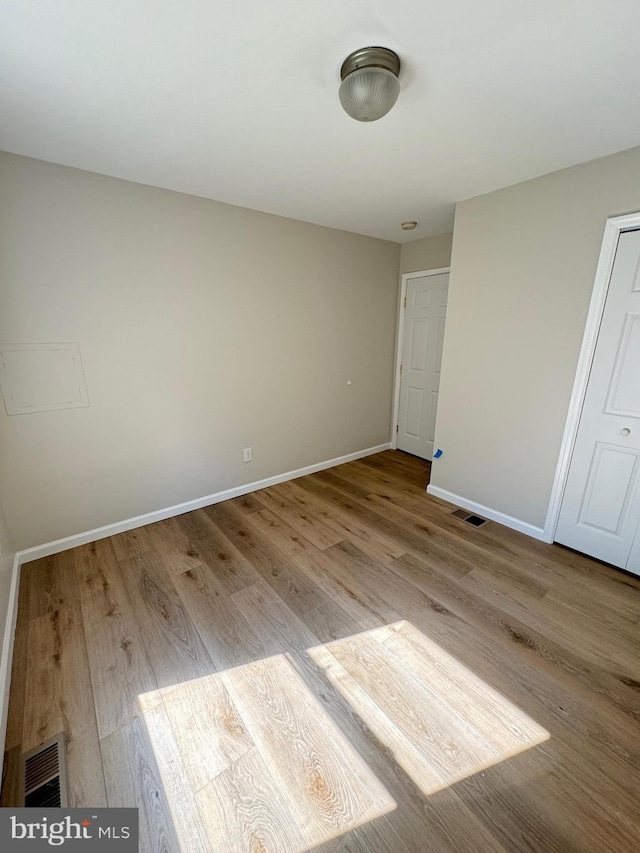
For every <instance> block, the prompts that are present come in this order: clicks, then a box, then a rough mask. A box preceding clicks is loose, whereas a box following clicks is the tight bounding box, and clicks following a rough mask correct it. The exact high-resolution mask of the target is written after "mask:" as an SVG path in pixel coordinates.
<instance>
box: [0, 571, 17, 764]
mask: <svg viewBox="0 0 640 853" xmlns="http://www.w3.org/2000/svg"><path fill="white" fill-rule="evenodd" d="M19 586H20V555H19V554H16V555H15V557H14V558H13V568H12V569H11V587H10V589H9V602H8V605H7V620H6V622H5V625H4V634H3V636H2V654H1V655H0V703H2V704H1V705H0V762H1V761H2V756H3V755H4V743H5V738H6V734H7V717H8V714H9V691H10V690H11V664H12V661H13V641H14V638H15V635H16V619H17V618H18V589H19ZM0 767H1V765H0ZM0 775H1V770H0Z"/></svg>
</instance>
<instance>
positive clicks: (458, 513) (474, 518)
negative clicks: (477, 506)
mask: <svg viewBox="0 0 640 853" xmlns="http://www.w3.org/2000/svg"><path fill="white" fill-rule="evenodd" d="M451 515H455V517H456V518H460V519H462V521H466V522H467V524H473V526H474V527H482V526H483V525H485V524H488V523H489V520H488V519H487V518H480V516H479V515H474V514H473V513H472V512H467V510H466V509H454V511H453V512H452V513H451Z"/></svg>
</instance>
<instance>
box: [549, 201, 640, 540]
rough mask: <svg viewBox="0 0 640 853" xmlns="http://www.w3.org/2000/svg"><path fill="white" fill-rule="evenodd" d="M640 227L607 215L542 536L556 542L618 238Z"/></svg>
mask: <svg viewBox="0 0 640 853" xmlns="http://www.w3.org/2000/svg"><path fill="white" fill-rule="evenodd" d="M636 228H640V213H629V214H626V215H625V216H612V217H611V218H610V219H607V223H606V225H605V227H604V236H603V238H602V248H601V249H600V258H599V259H598V266H597V269H596V277H595V281H594V285H593V292H592V294H591V302H590V303H589V312H588V314H587V322H586V325H585V330H584V336H583V338H582V347H581V349H580V356H579V358H578V367H577V369H576V377H575V379H574V382H573V390H572V392H571V400H570V402H569V412H568V414H567V420H566V422H565V427H564V434H563V436H562V444H561V445H560V455H559V456H558V465H557V467H556V473H555V477H554V479H553V486H552V488H551V497H550V499H549V506H548V508H547V517H546V519H545V523H544V532H543V536H542V539H543V541H544V542H553V540H554V538H555V535H556V528H557V526H558V519H559V517H560V507H561V506H562V498H563V496H564V489H565V486H566V484H567V477H568V476H569V466H570V464H571V457H572V455H573V448H574V446H575V443H576V438H577V435H578V427H579V425H580V416H581V415H582V407H583V405H584V398H585V395H586V393H587V385H588V383H589V374H590V373H591V364H592V362H593V357H594V355H595V351H596V342H597V340H598V333H599V331H600V324H601V322H602V315H603V314H604V306H605V302H606V299H607V291H608V290H609V280H610V278H611V273H612V271H613V262H614V260H615V257H616V249H617V246H618V238H619V236H620V234H621V232H622V231H630V230H632V229H636Z"/></svg>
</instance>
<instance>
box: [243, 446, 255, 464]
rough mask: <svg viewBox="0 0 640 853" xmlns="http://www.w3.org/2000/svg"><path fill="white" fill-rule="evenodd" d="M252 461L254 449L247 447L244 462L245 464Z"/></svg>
mask: <svg viewBox="0 0 640 853" xmlns="http://www.w3.org/2000/svg"><path fill="white" fill-rule="evenodd" d="M252 459H253V448H252V447H245V449H244V461H245V462H251V460H252Z"/></svg>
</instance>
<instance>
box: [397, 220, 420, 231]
mask: <svg viewBox="0 0 640 853" xmlns="http://www.w3.org/2000/svg"><path fill="white" fill-rule="evenodd" d="M417 226H418V223H417V222H415V221H414V220H411V221H410V222H403V223H402V225H401V226H400V227H401V228H402V230H403V231H415V229H416V228H417Z"/></svg>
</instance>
